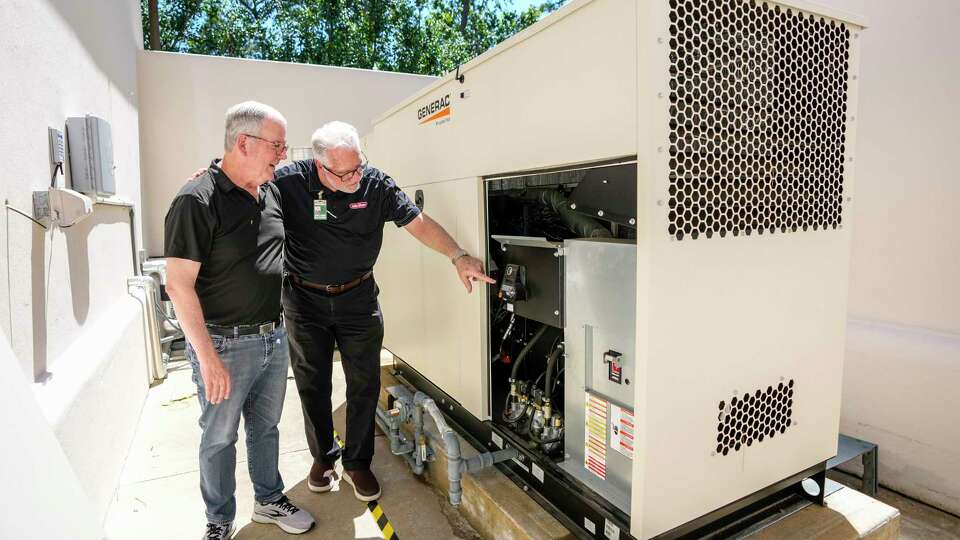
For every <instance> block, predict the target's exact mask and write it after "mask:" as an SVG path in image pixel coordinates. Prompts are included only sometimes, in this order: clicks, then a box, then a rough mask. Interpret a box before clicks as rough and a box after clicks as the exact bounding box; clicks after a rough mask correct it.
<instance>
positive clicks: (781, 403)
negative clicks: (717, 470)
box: [715, 379, 793, 456]
mask: <svg viewBox="0 0 960 540" xmlns="http://www.w3.org/2000/svg"><path fill="white" fill-rule="evenodd" d="M719 410H720V412H719V414H718V415H717V420H718V423H717V446H716V449H715V451H716V455H718V456H726V455H727V454H729V453H731V452H739V451H740V450H741V449H743V448H745V447H747V446H753V445H754V444H758V443H762V442H763V441H765V440H769V439H772V438H774V437H776V436H777V435H778V434H780V435H783V434H785V433H786V432H787V429H788V428H789V427H790V426H791V425H792V424H793V419H792V417H793V379H790V380H789V381H788V382H786V383H783V382H781V383H779V384H777V386H768V387H766V388H758V389H757V390H755V391H754V392H753V393H747V394H744V395H742V396H741V397H739V398H738V397H737V396H733V397H731V398H730V400H729V401H721V402H720V404H719Z"/></svg>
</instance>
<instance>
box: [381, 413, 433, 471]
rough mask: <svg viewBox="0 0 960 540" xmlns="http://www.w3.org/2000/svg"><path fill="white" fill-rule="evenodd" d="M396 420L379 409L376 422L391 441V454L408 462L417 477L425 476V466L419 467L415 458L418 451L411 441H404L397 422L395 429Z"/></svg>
mask: <svg viewBox="0 0 960 540" xmlns="http://www.w3.org/2000/svg"><path fill="white" fill-rule="evenodd" d="M391 420H395V419H393V418H391V417H390V415H389V414H387V413H386V412H384V411H383V410H381V409H380V407H377V416H376V422H377V425H378V426H380V429H382V430H383V432H384V433H386V434H387V438H388V439H390V453H392V454H393V455H395V456H402V457H403V459H404V460H406V462H407V465H410V468H411V469H413V474H416V475H417V476H419V475H421V474H423V466H422V465H419V466H418V465H417V462H416V460H415V459H414V458H413V453H414V450H415V449H416V448H415V447H414V445H413V443H411V442H410V441H407V440H404V438H403V434H402V433H400V423H399V422H395V424H396V429H394V422H391Z"/></svg>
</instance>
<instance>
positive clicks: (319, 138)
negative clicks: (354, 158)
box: [310, 120, 361, 159]
mask: <svg viewBox="0 0 960 540" xmlns="http://www.w3.org/2000/svg"><path fill="white" fill-rule="evenodd" d="M310 143H311V144H312V145H313V156H314V157H315V158H317V159H319V158H320V156H322V155H323V154H324V152H326V151H327V150H329V149H331V148H349V149H350V150H356V151H357V153H360V151H361V149H360V135H359V134H358V133H357V128H355V127H353V126H351V125H350V124H348V123H346V122H340V121H337V120H334V121H333V122H327V123H326V124H324V125H322V126H320V129H318V130H316V131H314V132H313V137H311V139H310Z"/></svg>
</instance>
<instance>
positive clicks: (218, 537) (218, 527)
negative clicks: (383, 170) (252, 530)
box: [200, 522, 233, 540]
mask: <svg viewBox="0 0 960 540" xmlns="http://www.w3.org/2000/svg"><path fill="white" fill-rule="evenodd" d="M230 538H233V523H232V522H231V523H227V524H225V525H224V524H220V523H207V530H206V532H204V533H203V536H201V537H200V540H229V539H230Z"/></svg>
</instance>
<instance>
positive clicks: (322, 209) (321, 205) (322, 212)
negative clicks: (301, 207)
mask: <svg viewBox="0 0 960 540" xmlns="http://www.w3.org/2000/svg"><path fill="white" fill-rule="evenodd" d="M313 220H314V221H326V220H327V201H325V200H323V199H317V200H315V201H313Z"/></svg>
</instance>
